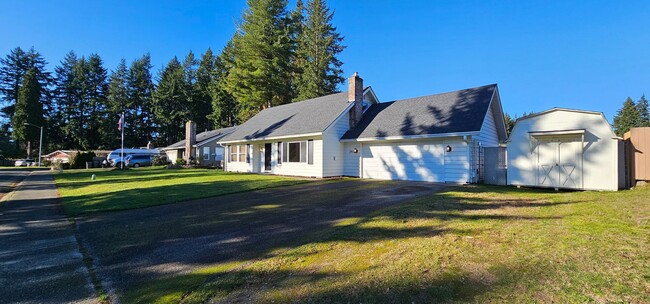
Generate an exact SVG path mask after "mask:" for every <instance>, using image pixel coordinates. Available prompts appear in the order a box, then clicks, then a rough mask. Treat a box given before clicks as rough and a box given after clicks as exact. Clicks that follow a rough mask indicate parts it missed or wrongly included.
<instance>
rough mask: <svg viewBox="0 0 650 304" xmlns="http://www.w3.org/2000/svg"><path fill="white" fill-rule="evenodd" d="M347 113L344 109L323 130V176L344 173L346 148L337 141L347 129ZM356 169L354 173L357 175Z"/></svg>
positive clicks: (341, 174) (348, 123)
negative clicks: (343, 111)
mask: <svg viewBox="0 0 650 304" xmlns="http://www.w3.org/2000/svg"><path fill="white" fill-rule="evenodd" d="M349 125H350V121H349V115H348V112H347V111H346V112H345V113H344V114H343V115H341V116H339V117H338V119H337V120H335V121H334V122H333V123H332V125H330V126H329V127H328V128H327V129H326V130H325V132H323V176H324V177H330V176H343V175H349V174H345V171H346V170H345V169H346V168H345V166H346V165H347V163H346V150H345V144H343V143H341V142H339V140H340V139H341V137H343V134H345V132H347V130H348V129H349ZM358 174H359V173H358V170H357V172H356V175H352V176H358Z"/></svg>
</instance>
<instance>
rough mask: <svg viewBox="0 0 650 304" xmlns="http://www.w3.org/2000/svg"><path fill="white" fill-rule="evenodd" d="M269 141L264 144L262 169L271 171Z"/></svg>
mask: <svg viewBox="0 0 650 304" xmlns="http://www.w3.org/2000/svg"><path fill="white" fill-rule="evenodd" d="M271 159H272V157H271V143H267V144H264V170H266V171H271Z"/></svg>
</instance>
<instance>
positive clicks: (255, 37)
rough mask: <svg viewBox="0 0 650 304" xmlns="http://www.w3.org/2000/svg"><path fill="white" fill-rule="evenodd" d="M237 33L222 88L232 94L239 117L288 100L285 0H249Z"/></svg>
mask: <svg viewBox="0 0 650 304" xmlns="http://www.w3.org/2000/svg"><path fill="white" fill-rule="evenodd" d="M247 4H248V8H247V9H246V10H245V11H244V13H243V15H242V21H241V24H240V25H239V26H238V29H237V35H235V37H234V41H233V42H234V45H235V47H234V62H233V67H232V68H231V69H230V71H229V72H228V75H227V76H226V81H225V89H226V90H227V91H228V92H229V93H230V94H232V95H233V97H235V99H236V100H237V102H238V106H239V109H240V112H239V116H240V119H242V120H246V119H248V118H250V117H252V116H253V115H255V114H256V113H257V112H259V111H260V110H261V109H263V108H268V107H271V106H274V105H280V104H284V103H287V102H290V101H291V99H292V90H291V83H290V80H289V79H290V75H291V70H290V64H289V63H290V59H291V56H292V54H291V50H292V48H293V45H292V43H291V39H290V24H291V18H290V16H289V14H288V13H287V9H286V7H287V1H286V0H248V1H247Z"/></svg>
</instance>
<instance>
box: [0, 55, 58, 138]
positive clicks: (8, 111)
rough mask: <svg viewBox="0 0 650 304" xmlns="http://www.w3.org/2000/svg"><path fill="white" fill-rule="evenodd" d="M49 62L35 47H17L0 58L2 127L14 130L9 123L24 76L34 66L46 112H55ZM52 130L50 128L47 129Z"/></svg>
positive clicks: (0, 111)
mask: <svg viewBox="0 0 650 304" xmlns="http://www.w3.org/2000/svg"><path fill="white" fill-rule="evenodd" d="M46 65H47V62H46V61H45V59H44V58H43V56H42V55H41V54H40V53H38V52H37V51H36V50H35V49H34V48H31V49H29V50H28V51H26V52H25V51H23V50H22V49H21V48H20V47H17V48H15V49H13V50H11V51H10V52H9V54H8V55H7V57H6V58H0V95H1V97H2V98H1V100H2V102H3V107H2V108H1V109H0V113H1V114H2V116H4V119H5V122H4V123H3V126H2V128H3V129H6V130H9V132H11V131H12V130H11V129H10V128H9V127H10V125H9V123H10V122H11V119H12V117H13V115H14V112H15V106H16V102H17V100H18V91H19V89H20V86H21V85H22V84H23V83H24V77H25V75H26V74H27V72H28V71H29V70H30V69H31V68H34V75H35V77H36V80H37V81H38V82H39V85H40V92H41V102H42V104H43V106H44V108H45V111H46V113H53V112H54V111H53V109H52V104H51V94H50V91H49V88H50V85H51V84H52V77H51V74H50V73H49V72H48V71H47V70H45V66H46ZM46 130H48V131H49V130H50V129H46ZM19 145H20V141H19V140H16V141H15V146H16V150H17V149H18V148H19Z"/></svg>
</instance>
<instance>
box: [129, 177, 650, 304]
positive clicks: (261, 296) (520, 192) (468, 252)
mask: <svg viewBox="0 0 650 304" xmlns="http://www.w3.org/2000/svg"><path fill="white" fill-rule="evenodd" d="M303 244H304V245H301V246H298V247H294V248H287V249H283V250H276V251H273V252H268V253H267V254H265V255H263V256H262V257H261V258H259V259H256V260H241V261H235V262H228V263H224V264H217V265H213V266H212V267H209V268H205V269H201V270H199V271H196V272H194V273H190V274H186V275H182V276H176V277H171V278H166V279H164V280H161V281H158V282H155V283H153V284H150V285H149V286H144V287H142V288H140V289H136V290H132V291H130V293H128V294H127V295H126V296H125V298H124V299H123V300H124V302H126V303H131V302H141V303H154V302H182V303H203V302H207V301H211V302H220V303H232V302H261V303H285V302H297V303H304V302H309V303H432V302H475V303H486V302H496V303H500V302H516V303H531V302H541V303H584V302H598V303H604V302H616V303H648V302H650V187H644V188H639V189H636V190H629V191H621V192H559V193H557V192H549V191H541V190H529V189H516V188H506V187H489V186H477V187H458V188H454V189H452V190H451V191H447V192H444V193H439V194H437V195H432V196H429V197H425V198H421V199H418V200H416V201H413V202H411V203H407V204H401V205H399V206H394V207H390V208H388V209H384V210H381V211H379V212H375V213H373V214H371V215H370V216H367V217H363V218H349V219H347V220H344V221H341V222H338V223H335V224H333V225H332V227H331V228H328V229H327V230H325V231H322V232H319V233H317V234H315V235H312V236H311V237H309V238H308V239H305V240H304V242H303Z"/></svg>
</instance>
